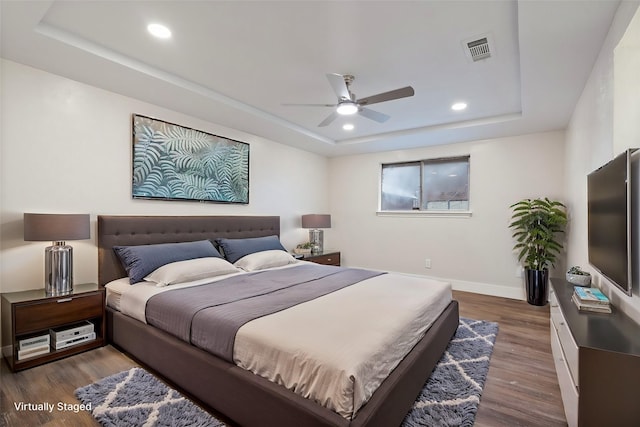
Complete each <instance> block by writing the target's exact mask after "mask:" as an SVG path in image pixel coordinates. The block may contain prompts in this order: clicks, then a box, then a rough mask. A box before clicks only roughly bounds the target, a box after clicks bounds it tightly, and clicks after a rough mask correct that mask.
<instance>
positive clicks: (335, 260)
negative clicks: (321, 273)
mask: <svg viewBox="0 0 640 427" xmlns="http://www.w3.org/2000/svg"><path fill="white" fill-rule="evenodd" d="M303 259H304V260H305V261H311V262H315V263H316V264H325V265H337V266H340V251H324V252H322V253H319V254H311V255H305V256H304V258H303Z"/></svg>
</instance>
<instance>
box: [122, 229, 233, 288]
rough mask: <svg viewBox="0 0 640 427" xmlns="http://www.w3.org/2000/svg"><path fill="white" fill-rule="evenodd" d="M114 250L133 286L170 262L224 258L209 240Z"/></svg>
mask: <svg viewBox="0 0 640 427" xmlns="http://www.w3.org/2000/svg"><path fill="white" fill-rule="evenodd" d="M113 250H114V251H115V253H116V255H118V258H120V262H121V263H122V265H123V267H124V269H125V270H126V271H127V274H128V275H129V282H130V283H131V284H132V285H133V284H134V283H138V282H142V281H143V280H144V278H145V277H146V276H147V275H148V274H149V273H151V272H152V271H154V270H155V269H157V268H159V267H162V266H163V265H165V264H169V263H170V262H176V261H184V260H188V259H195V258H204V257H218V258H222V255H220V252H218V251H217V250H216V248H215V247H214V246H213V244H212V243H211V242H210V241H208V240H199V241H196V242H183V243H161V244H157V245H138V246H114V247H113Z"/></svg>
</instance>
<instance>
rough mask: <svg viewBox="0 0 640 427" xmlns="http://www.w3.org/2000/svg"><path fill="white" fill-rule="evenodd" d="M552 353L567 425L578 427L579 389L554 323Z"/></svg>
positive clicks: (552, 327)
mask: <svg viewBox="0 0 640 427" xmlns="http://www.w3.org/2000/svg"><path fill="white" fill-rule="evenodd" d="M551 352H552V353H553V362H554V365H555V368H556V374H557V375H558V385H559V386H560V394H561V395H562V403H563V405H564V413H565V417H566V418H567V424H568V425H569V427H575V426H577V425H578V398H579V395H578V388H577V387H576V384H575V382H574V381H573V375H572V374H571V370H570V369H569V365H568V364H567V360H566V356H565V355H564V353H563V351H562V345H561V344H560V339H559V337H558V332H557V329H556V328H555V327H554V325H553V323H552V324H551Z"/></svg>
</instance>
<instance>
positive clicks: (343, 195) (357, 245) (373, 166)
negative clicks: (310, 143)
mask: <svg viewBox="0 0 640 427" xmlns="http://www.w3.org/2000/svg"><path fill="white" fill-rule="evenodd" d="M467 154H468V155H470V156H471V159H470V171H471V184H470V199H471V201H470V203H471V210H472V211H473V215H472V216H471V217H470V218H451V217H448V218H434V217H388V216H377V215H376V210H377V208H378V198H379V183H380V168H381V166H380V165H381V164H382V163H392V162H399V161H409V160H422V159H429V158H437V157H447V156H459V155H467ZM563 164H564V133H563V132H550V133H540V134H532V135H523V136H518V137H513V138H501V139H495V140H486V141H476V142H469V143H462V144H454V145H442V146H436V147H428V148H423V149H413V150H403V151H393V152H386V153H376V154H367V155H357V156H349V157H341V158H334V159H331V161H330V173H329V177H330V178H329V179H330V186H329V188H330V204H331V213H332V228H331V233H332V236H333V242H334V243H335V244H336V246H335V247H336V248H339V249H341V250H342V255H343V260H344V262H345V264H347V265H350V266H360V267H368V268H377V269H384V270H391V271H398V272H405V273H412V274H421V275H428V276H432V277H438V278H442V279H445V280H448V281H451V282H452V284H453V286H454V288H456V289H462V290H470V291H473V292H478V293H485V294H492V295H501V296H506V297H511V298H519V299H524V298H525V294H524V284H523V283H524V282H523V279H522V278H521V277H516V270H518V262H517V259H516V256H515V254H514V253H513V251H512V248H513V244H514V241H513V240H512V238H511V231H510V229H509V228H508V224H509V222H510V217H511V211H510V209H509V206H510V205H511V204H513V203H515V202H516V201H518V200H520V199H522V198H527V197H530V198H536V197H549V198H555V199H559V200H563V198H564V197H563V196H564V187H563V180H564V176H563V168H562V165H563ZM426 258H429V259H431V263H432V268H431V269H425V259H426Z"/></svg>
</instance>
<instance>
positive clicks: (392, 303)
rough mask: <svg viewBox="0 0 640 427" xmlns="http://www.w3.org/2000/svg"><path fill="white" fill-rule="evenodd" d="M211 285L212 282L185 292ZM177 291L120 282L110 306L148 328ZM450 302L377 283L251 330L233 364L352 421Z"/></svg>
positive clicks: (113, 286) (444, 287)
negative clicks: (151, 304)
mask: <svg viewBox="0 0 640 427" xmlns="http://www.w3.org/2000/svg"><path fill="white" fill-rule="evenodd" d="M295 266H296V265H292V266H287V267H284V268H295ZM239 274H243V273H239ZM224 278H225V276H221V277H216V278H214V279H213V280H223V279H224ZM205 282H211V280H207V279H203V280H200V281H197V282H191V283H187V284H182V285H177V286H178V287H188V286H196V285H198V284H202V283H205ZM175 286H176V285H172V286H170V287H165V288H158V287H156V286H154V285H153V284H146V283H141V284H136V285H135V286H131V285H129V284H128V282H126V279H125V281H122V280H120V281H114V282H111V283H110V284H108V285H107V289H108V298H107V301H108V304H109V305H110V306H111V307H113V308H118V307H116V306H115V305H118V306H119V309H120V310H121V311H122V312H123V313H124V314H127V315H129V316H132V317H134V318H137V319H138V320H140V321H143V322H145V323H146V320H145V316H144V307H145V305H146V301H147V300H148V299H149V298H150V297H151V296H153V295H155V294H157V293H159V292H165V291H167V290H168V289H169V288H173V289H175ZM450 302H451V287H450V285H449V284H448V283H445V282H440V281H435V280H429V279H425V278H421V277H417V276H408V275H400V274H384V275H381V276H376V277H373V278H371V279H367V280H365V281H362V282H360V283H357V284H355V285H352V286H349V287H347V288H344V289H341V290H339V291H336V292H333V293H331V294H328V295H325V296H322V297H320V298H317V299H314V300H312V301H308V302H305V303H303V304H299V305H297V306H295V307H292V308H289V309H286V310H283V311H280V312H278V313H275V314H271V315H268V316H264V317H261V318H259V319H256V320H253V321H251V322H249V323H247V324H245V325H244V326H242V327H241V328H240V329H239V331H238V333H237V335H236V340H235V347H234V351H233V359H234V362H235V363H236V364H237V365H238V366H240V367H242V368H244V369H247V370H249V371H251V372H253V373H255V374H257V375H260V376H262V377H264V378H267V379H269V380H270V381H273V382H275V383H277V384H280V385H282V386H284V387H286V388H288V389H290V390H292V391H294V392H295V393H297V394H299V395H302V396H304V397H306V398H309V399H311V400H313V401H315V402H317V403H319V404H320V405H322V406H324V407H327V408H329V409H331V410H333V411H335V412H336V413H338V414H340V415H341V416H343V417H344V418H347V419H351V418H352V417H353V416H354V414H355V413H356V412H357V411H358V409H359V408H361V407H362V405H364V404H365V403H366V402H367V400H368V399H369V398H370V397H371V395H372V393H373V392H374V391H375V390H376V389H377V388H378V386H379V385H380V384H381V383H382V381H383V380H384V379H385V378H386V377H387V376H388V375H389V373H390V372H391V371H392V370H393V369H394V368H395V366H397V364H398V363H399V362H400V361H401V360H402V358H403V357H404V356H405V355H406V354H407V353H408V352H409V351H410V350H411V349H412V348H413V346H414V345H415V344H416V343H417V342H418V341H419V340H420V339H421V338H422V336H424V333H425V331H426V330H427V329H428V328H429V326H430V325H431V324H432V323H433V322H434V320H435V319H436V318H437V317H438V316H439V315H440V313H441V312H442V311H443V310H444V308H445V307H446V306H447V305H448V304H449V303H450Z"/></svg>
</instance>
